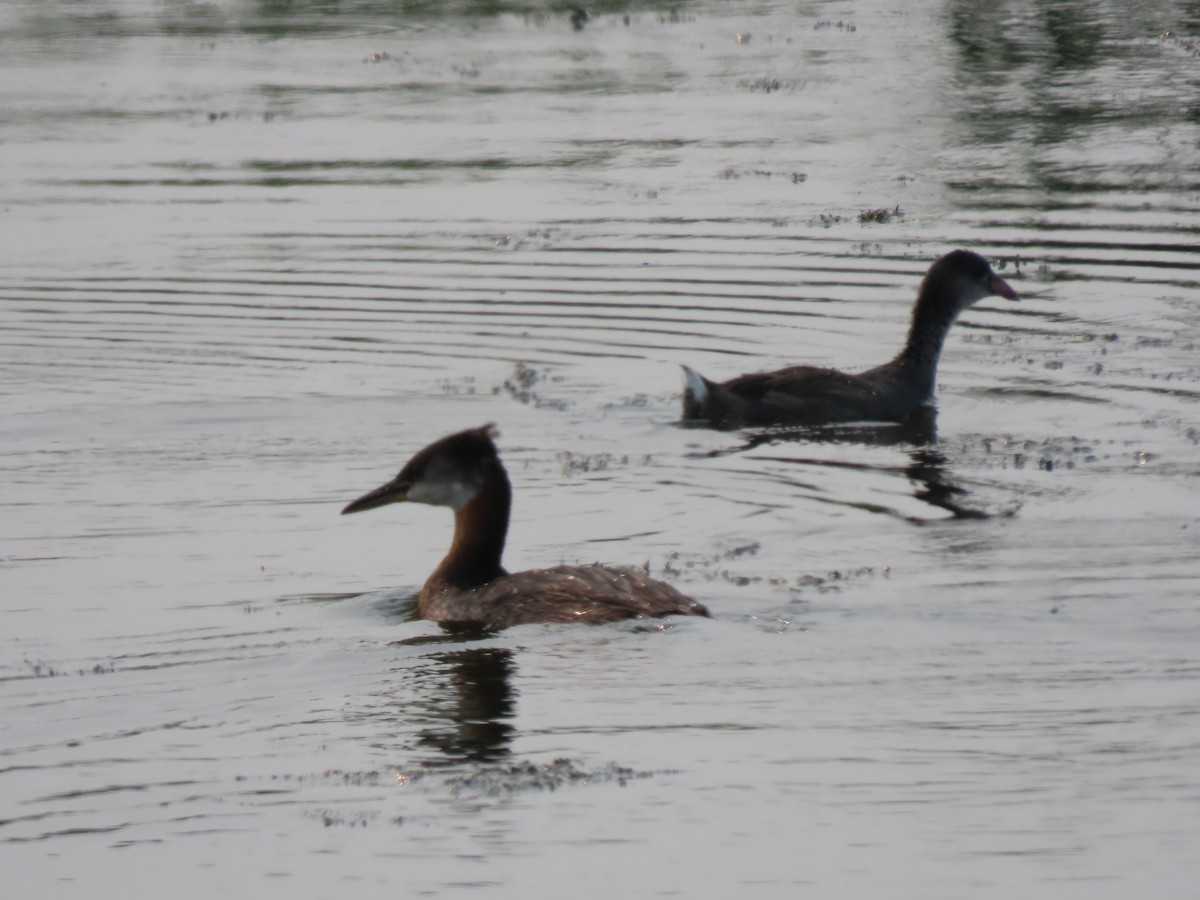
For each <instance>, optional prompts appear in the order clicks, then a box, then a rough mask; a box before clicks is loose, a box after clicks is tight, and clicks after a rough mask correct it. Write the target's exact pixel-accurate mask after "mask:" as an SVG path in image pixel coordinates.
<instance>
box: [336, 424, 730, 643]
mask: <svg viewBox="0 0 1200 900" xmlns="http://www.w3.org/2000/svg"><path fill="white" fill-rule="evenodd" d="M493 433H494V432H493V427H492V426H490V425H485V426H484V427H482V428H473V429H470V430H468V431H463V432H459V433H458V434H452V435H450V436H448V437H444V438H442V439H441V440H439V441H435V442H434V443H432V444H430V445H429V446H428V447H426V448H425V449H423V450H421V451H420V452H419V453H417V454H416V456H414V457H413V458H412V459H411V460H410V461H409V462H408V464H407V465H405V467H404V468H403V469H401V470H400V474H399V475H397V476H396V477H395V478H394V479H392V480H391V481H390V482H388V483H387V484H385V485H383V486H382V487H379V488H377V489H375V490H373V491H371V492H370V493H368V494H365V495H364V496H362V497H360V498H359V499H357V500H355V501H354V502H353V503H351V504H349V505H348V506H347V507H346V508H345V509H343V510H342V512H343V514H344V513H352V512H360V511H362V510H367V509H374V508H376V507H378V506H383V505H385V504H387V503H396V502H401V501H405V500H410V501H414V502H417V503H428V504H432V505H434V506H448V507H450V508H451V509H453V510H454V540H453V542H452V543H451V545H450V551H449V553H447V554H446V558H445V559H443V560H442V562H441V563H440V564H439V565H438V567H437V568H436V569H435V570H434V572H433V574H432V575H430V576H429V578H428V579H427V580H426V582H425V585H424V587H422V588H421V595H420V597H419V598H418V600H417V611H418V614H419V615H420V616H421V618H423V619H433V620H435V621H438V622H471V623H478V624H482V625H487V626H489V627H492V628H505V627H508V626H509V625H519V624H522V623H528V622H588V623H591V624H601V623H604V622H616V621H619V620H621V619H635V618H642V617H646V618H659V617H662V616H670V615H684V616H707V615H708V610H706V609H705V608H704V607H703V606H701V605H700V604H699V603H697V602H695V601H694V600H692V599H690V598H689V597H686V596H684V595H683V594H681V593H680V592H679V591H677V590H675V588H673V587H671V586H670V585H669V584H665V583H664V582H661V581H656V580H655V579H653V578H650V577H649V576H648V575H646V574H645V573H644V572H641V571H639V570H637V569H628V568H610V567H608V566H601V565H591V566H556V567H554V568H552V569H530V570H528V571H525V572H516V573H514V574H511V575H510V574H509V573H508V572H506V571H505V570H504V567H503V566H502V565H501V562H500V558H501V556H502V555H503V552H504V541H505V538H506V537H507V534H508V519H509V510H510V508H511V505H512V488H511V486H510V484H509V481H508V473H507V472H505V470H504V466H503V464H502V463H501V462H500V456H499V454H498V453H497V451H496V445H495V444H494V443H493V441H492V437H493Z"/></svg>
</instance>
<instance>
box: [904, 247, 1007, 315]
mask: <svg viewBox="0 0 1200 900" xmlns="http://www.w3.org/2000/svg"><path fill="white" fill-rule="evenodd" d="M931 292H932V293H934V294H936V295H938V296H940V297H941V298H943V302H952V303H953V304H954V305H955V307H956V309H955V313H956V314H957V313H958V312H961V311H962V310H964V309H966V308H967V307H969V306H974V305H975V304H976V303H978V302H979V301H980V300H982V299H983V298H984V297H990V296H992V295H995V296H997V297H1003V298H1004V299H1006V300H1016V299H1017V292H1016V291H1014V290H1013V289H1012V288H1011V287H1010V286H1009V284H1008V282H1007V281H1005V280H1004V279H1003V278H1001V277H1000V276H999V275H997V274H996V273H995V272H993V271H992V267H991V266H990V265H988V261H987V260H986V259H984V258H983V257H982V256H980V255H979V254H978V253H973V252H971V251H970V250H953V251H951V252H950V253H947V254H946V255H945V256H943V257H941V258H940V259H938V260H937V261H936V262H934V264H933V265H932V266H930V267H929V271H928V272H927V273H926V275H925V280H924V282H922V284H921V294H922V295H925V294H927V293H931Z"/></svg>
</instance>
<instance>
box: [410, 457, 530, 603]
mask: <svg viewBox="0 0 1200 900" xmlns="http://www.w3.org/2000/svg"><path fill="white" fill-rule="evenodd" d="M511 507H512V487H511V486H510V485H509V482H508V475H507V474H506V473H505V471H504V467H503V466H499V465H498V466H497V467H496V471H494V472H492V473H491V474H490V477H489V478H488V480H487V482H486V483H485V484H484V486H483V487H482V488H481V489H480V491H479V493H478V494H476V495H475V496H474V497H472V498H471V499H470V500H468V501H467V502H466V503H465V504H463V505H462V506H461V507H460V508H459V509H457V510H455V513H454V542H453V543H452V544H451V545H450V552H449V553H447V554H446V558H445V559H443V560H442V562H441V565H439V566H438V567H437V570H436V571H435V572H434V573H433V575H431V576H430V578H429V580H430V581H431V582H433V581H437V582H440V583H441V584H445V585H449V586H453V587H458V588H471V587H477V586H479V585H481V584H487V583H488V582H489V581H493V580H495V579H496V578H499V577H500V576H502V575H505V574H507V573H506V572H505V571H504V567H503V566H502V565H501V564H500V557H501V556H502V555H503V554H504V539H505V537H506V536H507V535H508V515H509V510H510V509H511Z"/></svg>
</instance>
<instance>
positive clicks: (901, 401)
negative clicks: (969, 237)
mask: <svg viewBox="0 0 1200 900" xmlns="http://www.w3.org/2000/svg"><path fill="white" fill-rule="evenodd" d="M992 294H995V295H996V296H999V297H1004V298H1005V299H1008V300H1016V299H1017V292H1016V291H1014V290H1013V289H1012V288H1011V287H1010V286H1009V285H1008V282H1006V281H1005V280H1004V279H1003V278H1001V277H1000V276H999V275H997V274H996V273H995V272H993V271H992V267H991V266H989V265H988V263H987V260H985V259H984V258H983V257H982V256H980V255H979V254H978V253H972V252H971V251H970V250H954V251H953V252H951V253H947V254H946V255H945V256H943V257H941V258H940V259H938V260H937V261H935V262H934V264H933V265H931V266H930V267H929V271H928V272H927V273H926V274H925V280H924V281H922V282H921V289H920V291H919V292H918V294H917V302H916V305H915V306H914V307H913V315H912V326H911V327H910V328H909V331H908V341H907V342H906V343H905V345H904V349H903V350H901V351H900V354H899V355H898V356H897V357H896V358H895V359H893V360H892V361H891V362H888V363H884V364H883V365H882V366H876V367H875V368H874V369H868V370H867V371H865V372H862V373H859V374H857V375H850V374H847V373H845V372H839V371H838V370H837V369H822V368H818V367H816V366H789V367H788V368H786V369H778V370H776V371H774V372H756V373H753V374H749V375H739V376H738V377H737V378H732V379H730V380H729V381H726V382H723V383H720V384H717V383H715V382H712V381H709V380H708V379H707V378H705V377H704V376H702V375H700V374H698V373H697V372H694V371H693V370H692V369H689V368H688V367H687V366H684V367H683V373H684V389H683V418H684V419H685V420H693V421H697V420H698V421H703V422H707V423H708V424H710V425H713V426H716V427H718V428H720V427H725V428H736V427H739V426H741V425H819V424H822V423H828V422H856V421H877V422H902V421H904V420H905V419H907V418H909V417H910V416H911V415H912V414H913V413H914V412H916V411H917V409H919V408H920V407H921V406H923V405H925V404H927V403H930V402H931V401H932V400H933V388H934V381H935V377H936V375H937V364H938V356H939V355H941V352H942V342H943V341H944V340H945V338H946V332H947V331H949V330H950V326H951V325H952V324H954V320H955V319H957V318H958V316H959V313H961V312H962V311H963V310H965V309H967V308H968V307H970V306H972V305H973V304H975V303H977V302H978V301H980V300H982V299H983V298H984V297H987V296H989V295H992Z"/></svg>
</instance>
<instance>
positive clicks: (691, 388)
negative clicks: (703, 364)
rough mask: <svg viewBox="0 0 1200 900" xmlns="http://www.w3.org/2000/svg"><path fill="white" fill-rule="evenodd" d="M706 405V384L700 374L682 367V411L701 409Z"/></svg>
mask: <svg viewBox="0 0 1200 900" xmlns="http://www.w3.org/2000/svg"><path fill="white" fill-rule="evenodd" d="M707 405H708V382H706V381H705V380H704V379H703V378H702V377H701V376H700V373H698V372H696V371H694V370H693V369H689V368H688V367H687V366H684V367H683V408H684V410H697V409H703V408H704V407H705V406H707Z"/></svg>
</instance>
